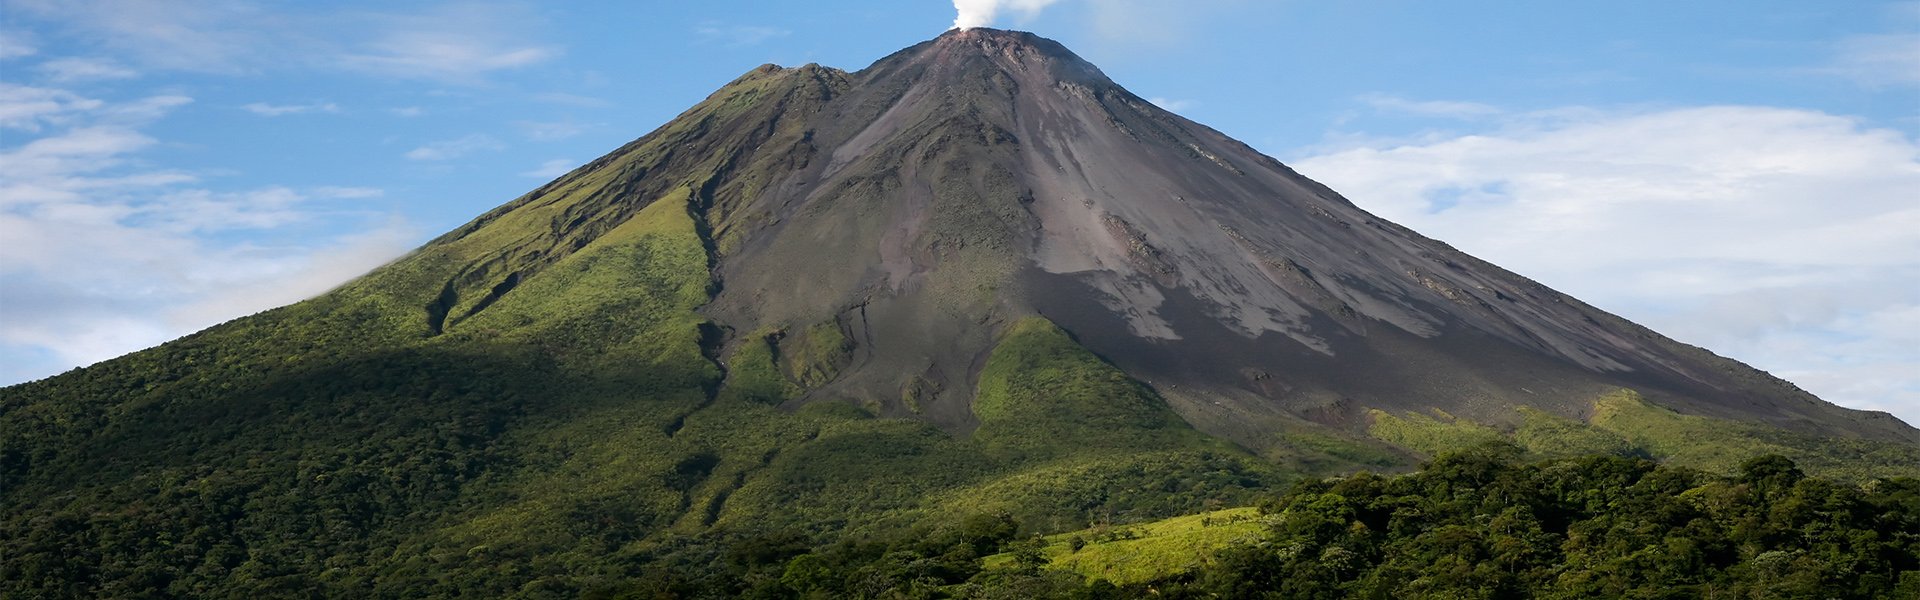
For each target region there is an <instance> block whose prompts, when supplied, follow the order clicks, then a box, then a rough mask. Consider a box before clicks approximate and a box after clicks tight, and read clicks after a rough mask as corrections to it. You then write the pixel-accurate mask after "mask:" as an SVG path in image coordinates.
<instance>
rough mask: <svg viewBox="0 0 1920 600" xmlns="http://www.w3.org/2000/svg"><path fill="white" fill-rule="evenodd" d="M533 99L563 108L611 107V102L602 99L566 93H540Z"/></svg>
mask: <svg viewBox="0 0 1920 600" xmlns="http://www.w3.org/2000/svg"><path fill="white" fill-rule="evenodd" d="M533 99H534V100H537V101H540V102H545V103H548V104H559V105H563V106H577V107H580V108H606V107H608V106H613V103H612V102H608V101H606V100H605V99H603V98H594V97H592V96H581V95H578V94H569V93H566V92H542V93H538V94H534V95H533Z"/></svg>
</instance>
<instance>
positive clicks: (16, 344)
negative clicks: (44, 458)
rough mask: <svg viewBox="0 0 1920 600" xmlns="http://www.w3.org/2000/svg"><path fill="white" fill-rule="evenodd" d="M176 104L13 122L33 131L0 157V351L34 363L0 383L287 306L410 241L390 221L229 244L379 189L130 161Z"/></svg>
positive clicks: (322, 214) (73, 105)
mask: <svg viewBox="0 0 1920 600" xmlns="http://www.w3.org/2000/svg"><path fill="white" fill-rule="evenodd" d="M33 93H34V94H38V95H40V96H45V97H55V98H66V99H69V100H70V99H73V98H78V96H77V95H74V94H72V93H71V92H66V91H64V90H45V89H39V90H34V91H33ZM190 101H191V100H190V99H188V98H185V97H183V96H173V95H162V96H152V97H148V98H142V99H138V100H133V101H126V102H100V101H84V102H81V101H71V100H70V101H66V102H64V103H61V104H59V106H58V107H57V108H55V109H53V110H35V111H34V112H33V114H32V115H31V116H29V117H27V118H30V119H32V120H33V121H34V122H35V123H36V127H38V129H36V131H40V132H44V134H42V135H38V136H37V137H34V138H32V139H30V140H28V141H26V142H25V143H22V144H19V145H17V146H14V147H10V148H7V149H5V150H0V239H5V240H7V243H6V244H0V297H3V298H4V305H5V306H6V316H7V318H5V319H0V354H4V355H5V356H8V357H10V358H13V357H23V356H25V357H38V358H35V359H34V361H21V360H8V361H4V362H6V363H7V364H6V365H5V366H0V377H4V378H5V379H6V380H9V381H19V380H23V379H26V378H30V377H37V376H44V375H46V374H49V373H51V372H53V370H54V369H57V368H64V367H72V366H80V365H85V364H89V363H92V362H95V361H99V360H103V359H106V358H111V357H114V356H118V355H120V354H124V353H126V352H130V351H134V350H138V349H140V348H144V347H147V346H151V345H153V344H157V343H159V342H163V341H166V340H168V339H172V338H175V337H178V336H180V335H183V334H186V333H190V332H192V331H195V330H198V329H200V328H203V327H206V326H209V325H212V324H214V323H218V322H220V321H223V320H226V319H229V318H232V317H233V316H234V315H240V314H247V313H250V312H254V311H258V310H262V309H266V308H270V307H273V306H278V305H281V304H285V303H288V302H292V301H295V300H299V299H301V298H304V297H307V296H309V295H312V294H315V293H318V292H321V291H324V290H325V289H327V288H328V287H331V286H333V285H336V284H337V283H338V282H339V281H342V280H344V279H346V278H347V277H350V276H352V275H353V274H357V273H360V272H364V271H365V270H367V269H370V268H372V267H373V266H376V265H378V264H379V263H381V262H384V261H385V260H389V259H390V258H391V257H393V256H397V255H398V254H399V253H400V252H401V251H403V250H404V247H405V245H406V243H407V241H408V240H409V239H410V238H411V237H412V235H413V234H412V233H411V231H410V229H409V228H407V227H405V226H404V224H400V223H397V222H391V221H389V222H387V223H386V224H379V223H376V224H374V225H373V226H372V227H362V228H357V229H358V230H360V231H366V233H355V234H350V235H345V236H337V237H331V238H327V237H321V238H317V239H316V238H309V239H313V240H314V241H312V242H311V243H305V244H279V245H273V246H265V245H258V244H252V243H246V242H237V241H234V240H235V239H244V238H245V236H242V238H235V237H232V236H231V235H230V234H232V233H234V232H237V231H273V230H276V229H279V228H284V227H286V226H288V225H291V224H295V223H300V224H313V223H315V222H318V221H326V220H332V219H338V218H340V217H339V216H338V213H337V212H336V211H323V210H315V209H314V207H312V206H311V204H313V203H315V202H317V201H323V200H325V201H343V200H346V199H352V198H368V197H374V196H378V195H380V194H381V193H382V192H381V191H380V190H377V189H372V188H364V187H319V188H311V189H300V188H293V187H287V186H276V185H264V186H258V187H252V188H249V189H239V190H220V189H212V188H208V187H205V184H204V182H202V181H201V180H200V178H198V177H196V176H195V175H193V174H191V173H184V172H179V171H173V170H166V169H158V168H154V167H151V166H147V161H146V160H144V159H142V158H141V157H140V155H141V154H142V153H144V152H146V151H148V150H150V149H152V148H155V147H157V146H159V145H160V144H161V142H160V140H158V139H155V138H154V137H152V136H150V135H148V134H147V133H145V132H144V131H143V130H144V129H146V128H147V127H148V126H149V125H150V124H152V123H153V122H155V121H157V120H159V119H162V118H165V117H166V116H167V115H168V114H169V113H170V112H171V111H174V110H176V109H178V108H179V107H181V106H185V105H186V104H187V103H189V102H190Z"/></svg>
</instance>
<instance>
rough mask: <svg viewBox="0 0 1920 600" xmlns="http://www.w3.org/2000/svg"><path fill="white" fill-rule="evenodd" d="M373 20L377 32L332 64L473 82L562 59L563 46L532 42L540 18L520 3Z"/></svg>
mask: <svg viewBox="0 0 1920 600" xmlns="http://www.w3.org/2000/svg"><path fill="white" fill-rule="evenodd" d="M367 21H368V22H369V26H370V27H371V29H372V30H374V31H375V32H376V33H375V34H374V35H373V36H372V37H371V38H369V39H367V40H364V41H361V42H358V43H355V44H353V46H352V48H351V49H349V50H347V51H345V52H342V53H340V54H339V55H337V56H333V57H329V59H328V60H330V61H332V62H333V63H335V64H336V65H338V66H340V67H343V68H346V69H350V70H356V71H364V72H369V73H375V74H380V75H387V76H392V77H401V78H411V79H433V80H441V81H454V82H470V81H475V80H478V79H479V77H480V76H482V75H485V74H487V73H490V72H494V71H500V70H509V69H518V68H523V67H529V66H533V65H536V64H539V63H542V62H546V61H548V60H551V59H553V58H555V57H558V56H560V55H561V50H560V49H559V48H558V47H554V46H550V45H545V44H539V43H535V42H531V41H528V40H527V37H528V36H527V33H528V31H527V30H528V29H529V28H530V27H531V26H533V25H534V24H536V23H538V22H540V19H539V18H538V16H537V15H536V14H534V13H533V12H532V11H531V10H530V9H528V8H526V7H524V6H521V5H516V4H498V3H496V4H459V5H446V6H442V7H439V8H436V9H432V10H428V11H424V12H421V13H417V14H387V15H375V16H369V17H368V18H367Z"/></svg>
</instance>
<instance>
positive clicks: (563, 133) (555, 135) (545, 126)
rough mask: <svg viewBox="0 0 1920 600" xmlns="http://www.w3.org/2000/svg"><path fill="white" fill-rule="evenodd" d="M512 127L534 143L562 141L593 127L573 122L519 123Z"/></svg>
mask: <svg viewBox="0 0 1920 600" xmlns="http://www.w3.org/2000/svg"><path fill="white" fill-rule="evenodd" d="M514 126H516V127H519V128H520V131H521V132H523V133H525V134H526V136H527V139H530V140H533V141H536V142H554V141H559V140H564V139H567V138H570V137H573V136H576V135H580V134H582V133H586V132H587V130H588V129H590V128H592V127H594V125H592V124H588V123H581V122H578V121H573V120H566V121H519V122H516V123H514Z"/></svg>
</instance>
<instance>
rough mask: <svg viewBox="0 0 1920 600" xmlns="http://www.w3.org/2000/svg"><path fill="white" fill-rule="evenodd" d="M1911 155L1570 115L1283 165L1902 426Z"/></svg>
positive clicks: (1715, 123) (1362, 147)
mask: <svg viewBox="0 0 1920 600" xmlns="http://www.w3.org/2000/svg"><path fill="white" fill-rule="evenodd" d="M1917 157H1920V141H1916V140H1914V139H1911V138H1909V137H1907V136H1905V135H1903V134H1901V133H1899V132H1896V131H1891V130H1884V129H1872V128H1868V127H1864V126H1863V125H1861V123H1860V122H1858V121H1856V120H1854V119H1851V118H1847V117H1842V116H1835V115H1831V114H1826V113H1821V112H1816V111H1809V110H1798V109H1783V108H1769V107H1756V106H1708V107H1694V108H1678V109H1671V110H1660V111H1652V112H1635V111H1626V112H1622V111H1608V110H1596V109H1590V108H1581V107H1571V108H1568V109H1563V110H1556V111H1550V113H1547V114H1541V113H1512V114H1507V115H1504V116H1497V117H1494V121H1493V122H1492V123H1490V124H1489V129H1487V130H1485V131H1479V132H1474V133H1470V134H1455V135H1444V136H1436V137H1433V138H1431V139H1425V140H1419V141H1412V142H1388V143H1381V142H1378V141H1364V140H1363V141H1361V142H1359V143H1357V144H1353V145H1349V146H1347V147H1344V148H1338V149H1328V150H1320V151H1315V152H1314V154H1312V155H1310V156H1307V157H1305V158H1302V159H1298V160H1293V161H1289V163H1290V164H1292V165H1293V166H1294V167H1296V168H1298V169H1299V170H1300V171H1301V172H1302V173H1304V174H1306V175H1308V176H1311V177H1313V178H1315V179H1318V180H1320V181H1322V182H1325V183H1327V184H1328V185H1330V186H1331V187H1333V188H1334V189H1338V190H1340V191H1341V192H1342V193H1344V194H1346V195H1347V196H1348V197H1350V198H1352V199H1353V200H1354V201H1355V202H1356V203H1357V204H1359V205H1361V206H1363V207H1365V208H1367V209H1368V210H1371V211H1374V212H1376V213H1379V214H1381V215H1382V216H1384V217H1387V218H1389V219H1392V220H1395V221H1397V222H1400V223H1402V224H1405V225H1408V226H1410V227H1413V228H1415V229H1418V230H1420V231H1421V232H1422V233H1425V234H1428V235H1432V236H1434V237H1437V238H1439V239H1443V240H1447V241H1449V242H1451V243H1454V244H1455V245H1457V246H1459V247H1460V248H1461V249H1463V250H1466V251H1468V252H1471V253H1473V254H1475V255H1477V256H1480V257H1482V258H1486V259H1488V260H1491V261H1493V262H1495V263H1498V264H1501V265H1502V266H1506V267H1509V268H1512V269H1514V270H1516V271H1518V272H1520V273H1523V274H1526V275H1528V276H1529V277H1533V278H1535V279H1539V280H1541V281H1543V282H1545V283H1548V284H1550V285H1553V286H1555V287H1558V288H1560V289H1562V290H1563V291H1566V292H1568V293H1571V294H1573V295H1575V296H1578V297H1580V298H1582V299H1586V300H1589V301H1592V302H1594V303H1596V304H1598V305H1600V306H1602V307H1604V308H1608V309H1610V310H1613V311H1615V312H1619V313H1622V314H1624V315H1625V316H1627V317H1629V318H1632V319H1634V320H1636V321H1640V322H1642V323H1646V324H1648V325H1650V326H1653V327H1654V328H1655V329H1658V330H1660V331H1663V332H1666V333H1669V334H1672V335H1674V336H1675V337H1676V338H1678V339H1680V340H1682V341H1687V342H1692V343H1698V344H1703V345H1706V346H1708V347H1710V348H1712V349H1714V350H1715V351H1717V352H1720V353H1723V354H1728V355H1731V356H1734V357H1736V358H1739V359H1742V360H1746V361H1749V362H1751V363H1753V364H1755V365H1756V366H1759V367H1761V368H1763V369H1769V370H1773V371H1775V372H1776V373H1783V374H1791V375H1793V376H1794V378H1795V381H1796V382H1798V383H1800V384H1801V385H1803V386H1805V387H1807V388H1808V389H1810V390H1812V391H1814V392H1815V393H1817V394H1821V395H1822V396H1823V397H1825V398H1827V399H1828V400H1832V401H1836V402H1839V403H1841V404H1844V405H1849V406H1855V407H1863V408H1878V409H1882V410H1889V411H1892V412H1895V413H1897V414H1899V415H1901V416H1902V417H1903V418H1904V419H1906V420H1908V421H1909V422H1920V350H1916V349H1920V344H1916V343H1913V340H1912V339H1910V338H1912V337H1913V331H1914V330H1912V329H1906V330H1901V329H1899V328H1898V327H1897V326H1898V325H1900V324H1903V323H1906V322H1908V320H1909V319H1911V318H1912V317H1913V316H1914V315H1915V314H1916V312H1920V207H1916V206H1915V205H1914V203H1913V200H1912V198H1913V190H1916V189H1920V158H1917ZM1889 326H1893V327H1894V328H1892V329H1889V328H1888V327H1889ZM1841 348H1844V350H1837V349H1841ZM1841 356H1844V357H1847V358H1846V359H1845V360H1844V361H1842V360H1841V359H1838V358H1833V357H1841Z"/></svg>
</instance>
